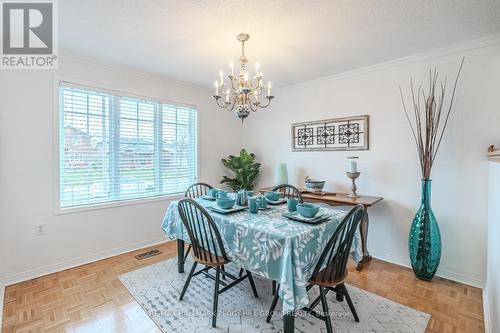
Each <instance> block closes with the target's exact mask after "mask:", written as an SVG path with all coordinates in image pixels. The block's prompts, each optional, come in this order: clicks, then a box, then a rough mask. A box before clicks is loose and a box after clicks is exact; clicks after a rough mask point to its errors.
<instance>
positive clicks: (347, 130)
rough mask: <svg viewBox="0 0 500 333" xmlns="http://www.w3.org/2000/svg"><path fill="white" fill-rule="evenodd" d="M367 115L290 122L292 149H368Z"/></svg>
mask: <svg viewBox="0 0 500 333" xmlns="http://www.w3.org/2000/svg"><path fill="white" fill-rule="evenodd" d="M368 120H369V116H367V115H365V116H357V117H346V118H336V119H327V120H317V121H307V122H303V123H294V124H292V151H321V150H368V147H369V146H368V138H369V135H368V128H369V125H368Z"/></svg>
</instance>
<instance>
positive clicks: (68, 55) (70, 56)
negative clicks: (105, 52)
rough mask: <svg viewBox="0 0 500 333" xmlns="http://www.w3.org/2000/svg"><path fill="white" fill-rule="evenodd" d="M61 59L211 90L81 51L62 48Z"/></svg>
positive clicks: (168, 82)
mask: <svg viewBox="0 0 500 333" xmlns="http://www.w3.org/2000/svg"><path fill="white" fill-rule="evenodd" d="M59 60H60V61H62V62H64V61H67V60H69V61H75V62H79V63H83V64H87V65H94V66H99V67H103V68H106V69H107V70H110V71H114V72H118V73H122V74H127V75H133V76H135V77H137V78H140V79H145V80H149V81H154V82H157V83H161V84H164V85H168V86H172V87H178V88H183V89H190V90H198V91H200V92H203V93H206V92H211V89H210V87H207V86H202V85H198V84H195V83H192V82H187V81H182V80H177V79H173V78H170V77H168V76H164V75H161V74H156V73H151V72H147V71H142V70H139V69H134V68H133V67H128V66H123V65H119V64H116V63H113V62H110V61H107V60H103V59H100V58H94V57H91V56H86V55H83V54H80V53H75V52H73V51H71V50H68V49H61V50H60V52H59Z"/></svg>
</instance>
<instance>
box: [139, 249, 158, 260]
mask: <svg viewBox="0 0 500 333" xmlns="http://www.w3.org/2000/svg"><path fill="white" fill-rule="evenodd" d="M158 254H161V252H160V250H156V249H154V250H151V251H148V252H144V253H141V254H138V255H136V256H135V259H137V260H142V259H147V258H150V257H154V256H156V255H158Z"/></svg>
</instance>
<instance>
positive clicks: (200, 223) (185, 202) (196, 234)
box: [178, 198, 259, 327]
mask: <svg viewBox="0 0 500 333" xmlns="http://www.w3.org/2000/svg"><path fill="white" fill-rule="evenodd" d="M178 209H179V215H180V217H181V220H182V223H183V224H184V227H185V228H186V231H187V233H188V235H189V240H190V241H191V245H192V248H193V250H192V253H193V260H194V263H193V266H192V267H191V271H190V272H189V275H188V277H187V280H186V282H185V284H184V288H182V292H181V295H180V297H179V300H181V301H182V299H183V298H184V295H185V294H186V291H187V288H188V286H189V282H190V281H191V278H193V277H194V276H197V275H199V274H203V275H205V276H206V277H208V278H210V279H212V280H214V281H215V287H214V301H213V309H212V310H213V313H212V327H215V326H216V324H217V308H218V304H219V295H220V294H222V293H223V292H225V291H227V290H228V289H230V288H232V287H234V286H235V285H237V284H238V283H240V282H241V281H243V280H245V279H246V278H248V281H249V282H250V286H251V287H252V291H253V294H254V296H255V297H259V295H258V294H257V289H256V288H255V284H254V281H253V278H252V274H251V273H250V272H249V271H246V274H245V275H243V276H241V277H236V276H234V275H232V274H230V273H228V272H226V271H225V270H224V269H222V268H223V266H224V265H226V264H228V263H229V262H230V261H229V259H228V257H227V255H226V250H225V249H224V244H223V242H222V238H221V236H220V233H219V229H218V228H217V225H216V224H215V222H214V220H213V219H212V217H211V216H210V214H209V213H208V212H207V211H206V209H205V208H203V206H201V205H200V204H199V203H197V202H196V201H194V200H193V199H189V198H186V199H182V200H180V201H179V204H178ZM198 264H200V265H203V266H205V267H204V268H203V269H201V270H200V271H198V272H196V273H195V270H196V266H197V265H198ZM211 269H213V270H215V276H214V275H213V274H211V273H210V272H209V271H210V270H211ZM221 274H222V276H224V277H226V278H228V279H231V280H232V282H230V283H226V282H225V281H222V280H221V279H220V277H221ZM220 285H222V286H223V288H220Z"/></svg>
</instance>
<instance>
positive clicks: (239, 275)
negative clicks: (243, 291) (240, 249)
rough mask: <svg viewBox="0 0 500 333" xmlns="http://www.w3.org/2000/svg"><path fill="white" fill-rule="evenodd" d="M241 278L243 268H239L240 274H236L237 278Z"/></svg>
mask: <svg viewBox="0 0 500 333" xmlns="http://www.w3.org/2000/svg"><path fill="white" fill-rule="evenodd" d="M242 276H243V268H240V274H238V277H242Z"/></svg>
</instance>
